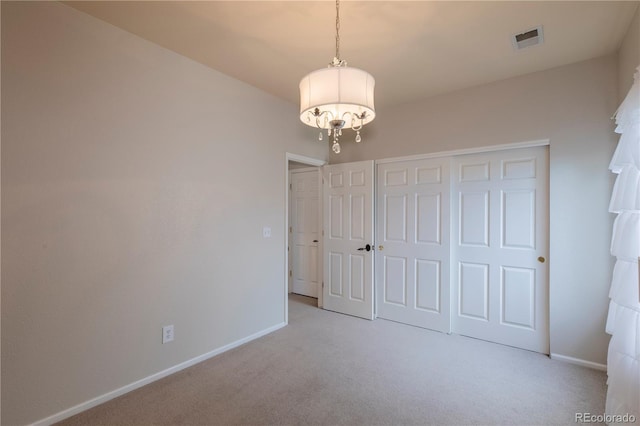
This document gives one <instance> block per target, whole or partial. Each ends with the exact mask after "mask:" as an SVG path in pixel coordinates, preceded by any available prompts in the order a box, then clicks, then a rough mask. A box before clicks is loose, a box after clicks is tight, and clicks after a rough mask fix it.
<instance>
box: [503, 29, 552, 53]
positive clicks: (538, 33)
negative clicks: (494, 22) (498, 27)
mask: <svg viewBox="0 0 640 426" xmlns="http://www.w3.org/2000/svg"><path fill="white" fill-rule="evenodd" d="M543 41H544V37H543V35H542V25H540V26H539V27H535V28H532V29H530V30H527V31H524V32H522V33H519V34H514V35H513V36H512V37H511V42H512V43H513V48H514V49H516V50H521V49H524V48H526V47H531V46H535V45H538V44H542V42H543Z"/></svg>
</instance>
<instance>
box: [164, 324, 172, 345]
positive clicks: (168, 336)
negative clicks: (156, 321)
mask: <svg viewBox="0 0 640 426" xmlns="http://www.w3.org/2000/svg"><path fill="white" fill-rule="evenodd" d="M169 342H173V324H171V325H165V326H164V327H162V344H165V343H169Z"/></svg>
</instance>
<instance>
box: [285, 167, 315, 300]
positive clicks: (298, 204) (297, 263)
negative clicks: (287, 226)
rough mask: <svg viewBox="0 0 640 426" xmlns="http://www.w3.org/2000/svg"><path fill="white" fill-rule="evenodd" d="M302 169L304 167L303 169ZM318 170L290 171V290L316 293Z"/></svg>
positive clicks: (305, 293)
mask: <svg viewBox="0 0 640 426" xmlns="http://www.w3.org/2000/svg"><path fill="white" fill-rule="evenodd" d="M305 170H306V169H305ZM319 179H320V171H319V169H314V170H310V171H296V170H293V171H292V172H291V182H290V183H291V247H292V254H291V261H292V262H291V272H292V273H291V276H292V291H293V293H297V294H302V295H304V296H310V297H315V298H317V297H318V287H319V285H318V283H319V279H318V278H319V269H318V255H319V253H318V249H319V241H320V238H321V236H320V232H319V231H320V229H319V228H320V223H319V217H318V211H319V210H318V209H319V204H318V202H319V200H320V187H319V185H320V180H319Z"/></svg>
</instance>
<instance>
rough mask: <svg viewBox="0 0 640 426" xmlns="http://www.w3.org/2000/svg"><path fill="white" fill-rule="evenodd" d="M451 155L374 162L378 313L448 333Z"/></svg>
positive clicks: (394, 319) (449, 320)
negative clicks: (375, 173) (449, 156)
mask: <svg viewBox="0 0 640 426" xmlns="http://www.w3.org/2000/svg"><path fill="white" fill-rule="evenodd" d="M450 161H451V160H450V158H448V157H447V158H436V159H425V160H415V161H402V162H393V163H384V164H378V169H377V194H378V195H377V200H378V201H377V216H376V217H377V235H376V241H377V244H378V247H377V249H378V251H377V253H376V283H377V284H376V286H377V314H378V317H380V318H385V319H389V320H393V321H398V322H402V323H405V324H411V325H415V326H418V327H424V328H429V329H432V330H438V331H442V332H445V333H448V332H450V324H451V312H450V311H451V310H450V282H449V269H450V262H449V260H450V248H449V240H450V226H449V222H450V220H449V219H450V208H449V207H450V178H449V163H450Z"/></svg>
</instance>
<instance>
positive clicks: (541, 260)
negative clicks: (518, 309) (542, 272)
mask: <svg viewBox="0 0 640 426" xmlns="http://www.w3.org/2000/svg"><path fill="white" fill-rule="evenodd" d="M545 260H547V259H545V258H544V257H542V256H540V257H539V258H538V262H540V263H544V261H545Z"/></svg>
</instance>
